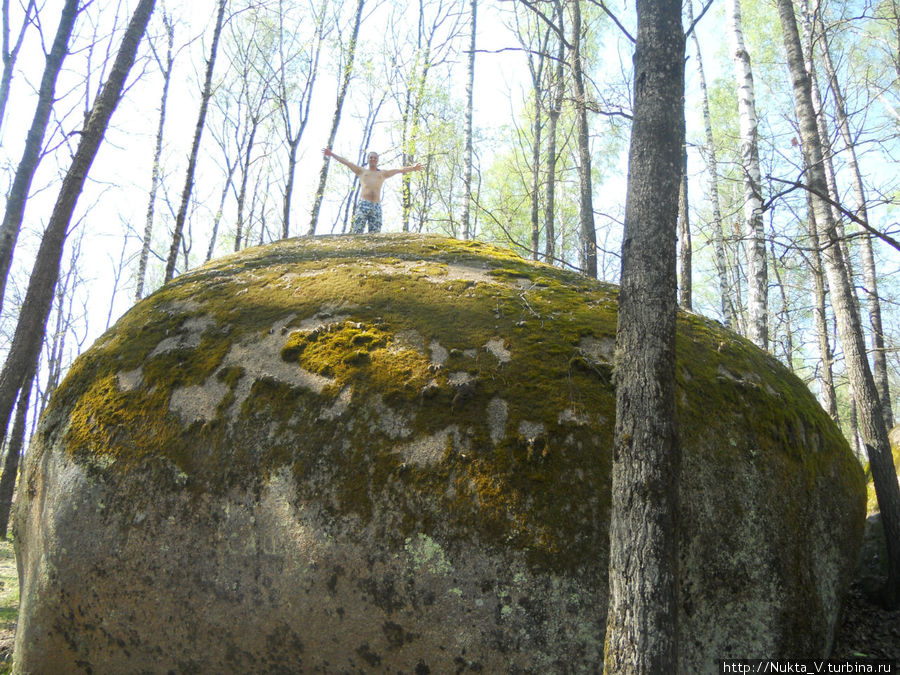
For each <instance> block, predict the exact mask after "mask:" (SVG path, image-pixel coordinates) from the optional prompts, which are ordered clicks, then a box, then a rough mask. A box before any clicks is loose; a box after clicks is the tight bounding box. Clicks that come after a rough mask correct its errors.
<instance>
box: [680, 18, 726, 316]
mask: <svg viewBox="0 0 900 675" xmlns="http://www.w3.org/2000/svg"><path fill="white" fill-rule="evenodd" d="M685 7H686V9H687V20H688V22H689V23H694V10H693V1H692V0H689V1H688V2H687V3H686V4H685ZM691 38H692V39H693V42H694V52H695V55H696V60H697V75H698V76H699V80H700V103H701V108H702V109H703V129H704V133H705V138H706V145H705V149H704V155H705V158H706V166H707V171H708V175H709V187H708V189H709V200H710V203H711V204H712V210H713V227H714V228H715V229H714V231H713V237H712V239H713V250H714V251H715V262H716V275H717V278H718V281H719V305H720V311H721V312H722V320H723V321H724V322H725V325H726V326H727V327H728V328H731V329H732V330H734V329H735V327H736V326H737V321H736V319H735V316H734V314H735V312H734V304H733V303H732V301H731V284H730V283H729V281H728V259H727V257H726V255H725V241H724V236H723V232H724V229H723V228H724V224H723V222H722V207H721V205H720V202H719V164H718V158H717V157H716V144H715V139H714V138H713V131H712V115H711V114H710V111H709V90H708V89H707V86H706V73H705V71H704V70H703V56H702V55H701V53H700V40H699V39H698V38H697V31H696V30H695V31H692V32H691Z"/></svg>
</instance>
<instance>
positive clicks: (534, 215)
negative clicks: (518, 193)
mask: <svg viewBox="0 0 900 675" xmlns="http://www.w3.org/2000/svg"><path fill="white" fill-rule="evenodd" d="M526 30H527V29H526ZM550 31H551V29H550V28H549V27H547V28H545V29H544V31H543V37H542V38H541V39H540V40H539V46H538V48H537V49H536V50H532V48H531V47H530V46H529V45H528V37H527V36H525V35H522V34H521V31H520V34H519V40H520V42H521V44H522V49H523V50H525V51H526V52H528V70H529V71H530V73H531V91H532V94H533V96H534V111H533V115H534V119H532V127H531V259H532V260H537V259H538V257H539V255H540V251H541V147H542V146H543V141H542V139H541V133H542V132H543V130H544V119H543V117H544V106H543V98H544V65H545V64H546V61H547V56H546V54H547V44H548V42H549V40H550ZM539 34H540V32H539ZM532 51H536V52H537V53H536V54H534V53H532Z"/></svg>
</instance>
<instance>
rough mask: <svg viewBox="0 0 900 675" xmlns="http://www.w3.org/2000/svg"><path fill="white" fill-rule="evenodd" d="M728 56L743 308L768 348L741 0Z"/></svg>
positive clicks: (752, 331)
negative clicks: (736, 132) (736, 142)
mask: <svg viewBox="0 0 900 675" xmlns="http://www.w3.org/2000/svg"><path fill="white" fill-rule="evenodd" d="M731 22H732V23H731V31H730V35H731V38H732V56H733V58H734V67H735V77H736V78H737V86H738V117H739V120H740V131H741V164H742V166H741V169H742V171H743V174H744V237H745V247H746V251H747V310H748V314H749V316H748V322H747V323H748V326H747V327H748V329H749V337H750V339H751V340H753V342H754V343H756V345H757V346H759V347H761V348H762V349H768V347H769V337H768V330H769V329H768V299H767V295H768V278H767V276H768V275H767V270H766V243H765V236H764V232H763V225H762V180H761V178H760V170H759V144H758V123H757V118H756V95H755V92H754V87H753V70H752V68H751V66H750V54H749V53H748V52H747V48H746V47H745V46H744V34H743V28H742V25H741V0H731Z"/></svg>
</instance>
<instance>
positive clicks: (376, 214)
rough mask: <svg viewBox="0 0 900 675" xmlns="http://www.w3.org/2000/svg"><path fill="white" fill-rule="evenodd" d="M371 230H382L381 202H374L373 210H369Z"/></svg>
mask: <svg viewBox="0 0 900 675" xmlns="http://www.w3.org/2000/svg"><path fill="white" fill-rule="evenodd" d="M369 232H370V233H372V232H381V204H380V203H374V204H372V210H371V211H370V212H369Z"/></svg>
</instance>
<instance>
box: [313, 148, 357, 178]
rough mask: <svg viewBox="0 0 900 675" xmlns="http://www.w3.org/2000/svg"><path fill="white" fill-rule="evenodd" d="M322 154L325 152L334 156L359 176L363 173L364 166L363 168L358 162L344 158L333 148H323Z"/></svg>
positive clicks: (328, 155)
mask: <svg viewBox="0 0 900 675" xmlns="http://www.w3.org/2000/svg"><path fill="white" fill-rule="evenodd" d="M322 154H324V155H325V156H326V157H334V158H335V159H336V160H337V161H339V162H340V163H341V164H343V165H344V166H346V167H347V168H348V169H350V170H351V171H352V172H353V173H355V174H356V175H357V176H358V175H359V174H361V173H362V170H363V168H362V167H361V166H359V165H358V164H354V163H353V162H351V161H350V160H349V159H344V158H343V157H341V156H340V155H336V154H334V153H333V152H332V151H331V148H325V149H323V150H322Z"/></svg>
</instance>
